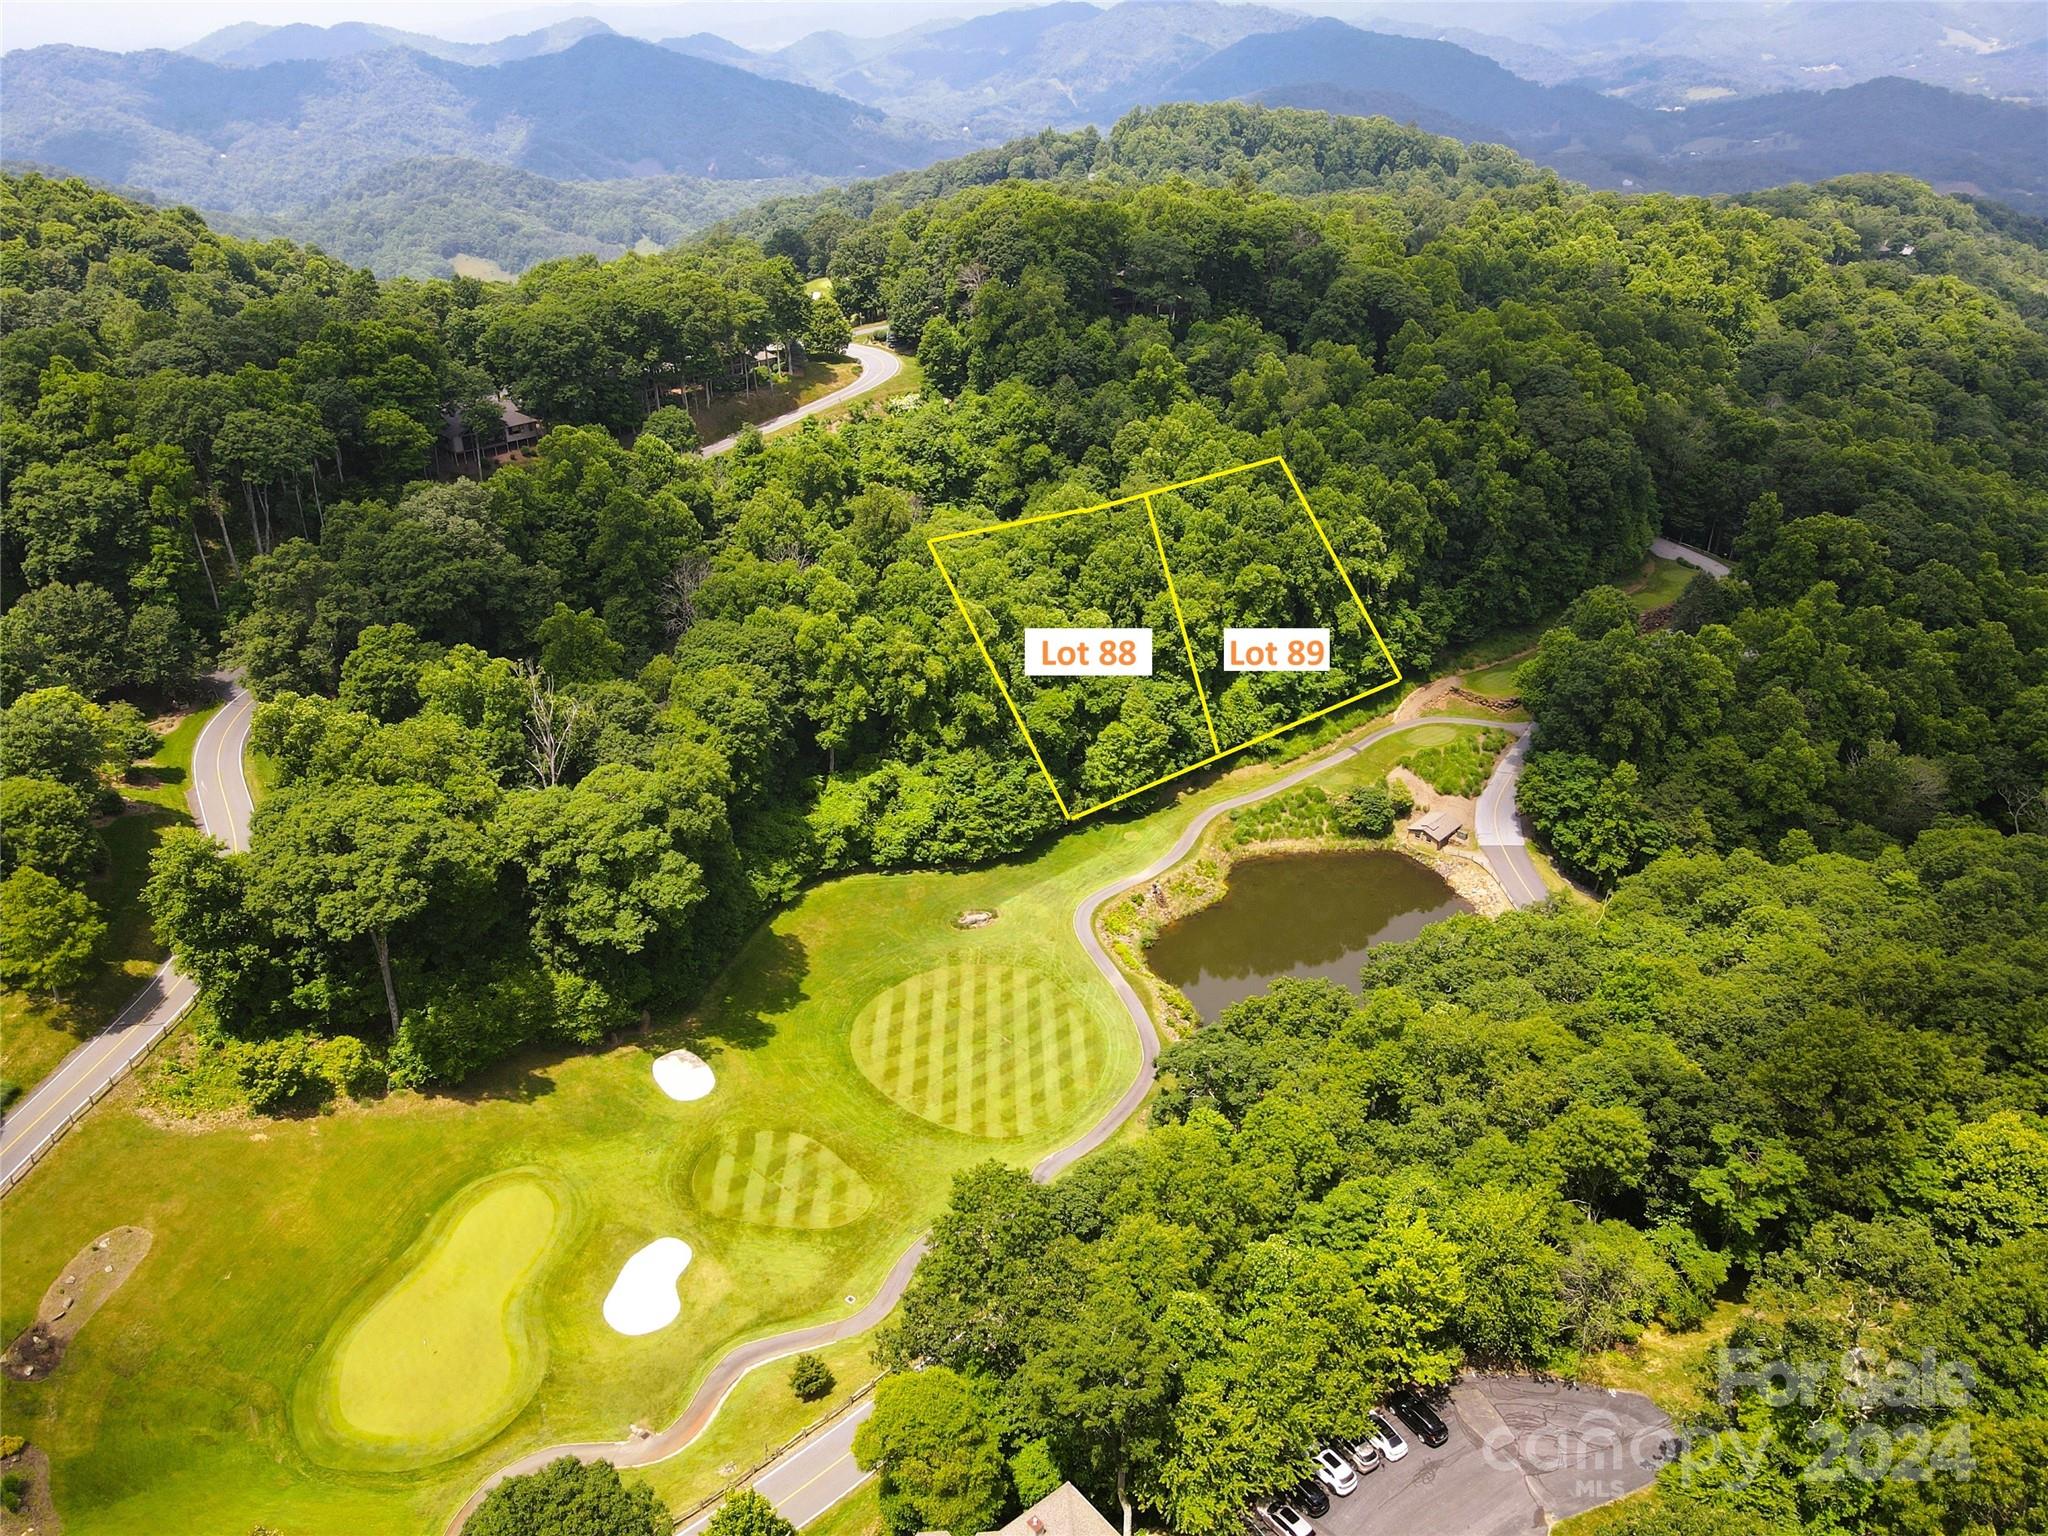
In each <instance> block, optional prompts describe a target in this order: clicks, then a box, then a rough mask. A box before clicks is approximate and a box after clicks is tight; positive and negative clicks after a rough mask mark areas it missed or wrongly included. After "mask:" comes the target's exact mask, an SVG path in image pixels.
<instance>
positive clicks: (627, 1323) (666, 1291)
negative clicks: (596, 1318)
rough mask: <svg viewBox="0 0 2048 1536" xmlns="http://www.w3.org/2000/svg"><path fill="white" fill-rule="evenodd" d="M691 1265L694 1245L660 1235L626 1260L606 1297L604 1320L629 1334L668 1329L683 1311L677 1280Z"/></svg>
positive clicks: (618, 1330) (617, 1329)
mask: <svg viewBox="0 0 2048 1536" xmlns="http://www.w3.org/2000/svg"><path fill="white" fill-rule="evenodd" d="M689 1267H690V1245H689V1244H688V1243H686V1242H684V1241H683V1240H682V1239H681V1238H680V1237H657V1238H656V1239H655V1240H654V1241H653V1242H651V1243H649V1244H648V1245H647V1246H646V1247H645V1248H642V1249H641V1250H640V1251H639V1252H638V1253H636V1254H634V1255H633V1257H631V1258H630V1259H628V1260H626V1264H625V1267H624V1268H623V1269H621V1270H620V1271H619V1278H618V1279H616V1280H614V1281H613V1282H612V1288H611V1292H610V1294H608V1295H607V1296H606V1297H605V1299H604V1320H605V1321H606V1322H608V1323H610V1324H611V1325H612V1328H613V1330H614V1331H616V1332H618V1333H624V1334H629V1335H635V1334H642V1333H653V1332H655V1331H656V1330H657V1329H661V1328H666V1327H667V1326H668V1325H669V1324H670V1323H672V1322H674V1321H675V1320H676V1314H677V1313H678V1312H681V1311H682V1310H683V1303H682V1298H680V1297H679V1296H677V1295H676V1281H677V1280H679V1279H680V1278H682V1273H683V1271H684V1270H686V1269H688V1268H689Z"/></svg>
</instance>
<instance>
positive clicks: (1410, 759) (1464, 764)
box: [1401, 726, 1514, 799]
mask: <svg viewBox="0 0 2048 1536" xmlns="http://www.w3.org/2000/svg"><path fill="white" fill-rule="evenodd" d="M1449 729H1451V727H1448V726H1438V727H1430V726H1424V727H1423V729H1422V730H1421V731H1416V732H1414V733H1412V735H1411V738H1410V742H1409V745H1410V750H1409V751H1406V752H1404V753H1402V754H1401V766H1402V767H1403V768H1406V769H1407V770H1408V771H1409V772H1411V773H1413V774H1415V775H1416V776H1418V777H1419V778H1421V779H1422V781H1423V782H1424V783H1426V784H1428V785H1429V787H1430V788H1431V789H1433V790H1435V791H1436V792H1437V793H1438V794H1440V795H1458V796H1461V797H1462V798H1465V799H1470V798H1471V797H1472V796H1474V795H1476V794H1478V793H1479V791H1480V790H1482V789H1484V788H1485V787H1486V776H1487V775H1488V774H1489V773H1491V772H1493V764H1494V759H1496V758H1497V757H1499V756H1500V755H1501V752H1502V751H1503V750H1504V749H1505V748H1506V747H1507V744H1508V743H1509V742H1510V741H1513V740H1514V737H1512V736H1510V735H1509V734H1508V733H1507V732H1506V731H1502V730H1495V729H1494V728H1493V727H1491V726H1489V727H1487V728H1486V729H1484V730H1476V731H1475V730H1470V729H1467V730H1465V731H1463V732H1461V733H1459V734H1458V735H1457V736H1456V737H1455V738H1453V739H1451V740H1448V741H1443V742H1436V741H1423V740H1421V739H1420V738H1421V737H1422V735H1423V732H1424V731H1428V730H1449Z"/></svg>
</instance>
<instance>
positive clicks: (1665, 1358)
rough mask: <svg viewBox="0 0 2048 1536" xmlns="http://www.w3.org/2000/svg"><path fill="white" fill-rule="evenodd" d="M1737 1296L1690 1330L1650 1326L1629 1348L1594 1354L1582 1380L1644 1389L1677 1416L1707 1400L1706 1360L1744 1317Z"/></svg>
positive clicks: (1624, 1389) (1702, 1404)
mask: <svg viewBox="0 0 2048 1536" xmlns="http://www.w3.org/2000/svg"><path fill="white" fill-rule="evenodd" d="M1742 1315H1743V1308H1742V1306H1741V1305H1740V1304H1739V1303H1737V1302H1732V1301H1724V1302H1721V1303H1720V1304H1719V1305H1717V1306H1716V1307H1715V1308H1714V1310H1713V1312H1712V1313H1710V1314H1709V1315H1708V1317H1707V1320H1706V1322H1705V1323H1703V1324H1702V1325H1701V1326H1700V1327H1698V1328H1695V1329H1693V1330H1692V1331H1691V1332H1690V1333H1670V1332H1667V1331H1666V1330H1664V1329H1662V1328H1648V1329H1645V1330H1644V1332H1643V1336H1642V1337H1641V1338H1640V1339H1638V1340H1637V1341H1636V1342H1635V1343H1634V1344H1633V1345H1631V1346H1630V1347H1628V1348H1626V1349H1613V1350H1608V1351H1607V1352H1606V1353H1604V1354H1599V1355H1594V1356H1592V1357H1591V1358H1590V1359H1588V1360H1587V1361H1586V1362H1585V1363H1584V1365H1582V1366H1581V1367H1580V1369H1579V1375H1580V1378H1581V1379H1582V1380H1585V1381H1589V1382H1591V1383H1593V1384H1594V1385H1595V1386H1601V1387H1618V1388H1620V1389H1621V1390H1622V1391H1625V1392H1640V1393H1642V1394H1643V1396H1645V1397H1647V1398H1648V1399H1649V1400H1650V1401H1651V1402H1653V1403H1655V1404H1656V1405H1657V1406H1658V1407H1659V1408H1662V1409H1663V1410H1664V1411H1665V1412H1666V1413H1668V1414H1670V1415H1671V1416H1672V1417H1673V1418H1674V1419H1676V1418H1682V1417H1684V1416H1685V1415H1686V1414H1689V1413H1693V1412H1696V1411H1698V1410H1699V1409H1701V1408H1704V1407H1705V1406H1706V1404H1707V1398H1706V1382H1707V1363H1708V1361H1709V1360H1710V1359H1711V1358H1712V1357H1713V1354H1714V1351H1715V1350H1717V1349H1719V1348H1721V1347H1722V1346H1723V1345H1724V1344H1726V1343H1727V1342H1728V1336H1729V1335H1730V1334H1732V1333H1733V1332H1734V1331H1735V1325H1736V1324H1737V1323H1738V1322H1740V1321H1741V1320H1742Z"/></svg>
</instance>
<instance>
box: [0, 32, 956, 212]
mask: <svg viewBox="0 0 2048 1536" xmlns="http://www.w3.org/2000/svg"><path fill="white" fill-rule="evenodd" d="M259 41H260V40H259ZM0 92H4V94H5V97H6V101H7V112H6V115H5V118H4V120H0V152H4V153H5V154H6V155H7V156H8V157H9V158H12V159H18V160H30V161H37V162H41V163H46V164H50V165H55V166H61V167H64V168H65V169H68V170H73V171H78V172H82V173H84V174H86V175H89V176H93V177H97V178H99V179H101V180H104V181H110V182H119V183H127V184H132V185H136V186H143V187H147V188H149V189H151V190H152V191H153V192H155V193H157V194H158V195H159V196H163V197H168V198H174V199H182V200H185V201H189V202H195V203H201V204H204V205H207V206H211V207H215V208H224V209H228V210H231V211H243V212H258V213H260V212H267V211H273V210H276V209H279V208H283V207H287V206H294V205H298V204H302V203H304V202H306V201H308V200H309V199H313V198H317V197H320V196H324V195H326V194H329V193H332V192H335V191H338V190H339V189H340V188H341V187H343V186H344V185H346V184H347V183H348V182H349V181H351V180H353V179H354V178H356V177H358V176H360V175H363V174H364V173H366V172H368V171H371V170H374V169H376V168H377V167H379V166H382V165H386V164H389V163H390V162H391V161H393V160H400V159H407V158H414V157H419V156H462V157H466V158H469V159H475V160H482V161H485V162H488V163H491V164H496V165H506V166H513V167H517V168H520V169H523V170H530V171H536V172H539V173H541V174H543V175H547V176H552V177H557V178H565V179H570V180H592V179H607V178H618V177H635V176H658V175H677V174H681V175H692V176H701V177H712V178H719V179H734V178H739V179H751V178H759V177H764V176H791V175H815V176H858V175H871V174H874V175H878V174H882V173H885V172H887V171H891V170H899V169H903V168H906V167H909V166H914V165H922V164H926V163H928V162H929V161H931V160H932V159H934V158H936V157H937V156H938V155H940V154H942V153H944V152H945V150H946V149H947V148H948V147H949V146H947V145H946V144H945V143H944V142H943V141H941V140H940V139H939V138H937V137H936V136H935V135H933V134H932V133H931V132H930V131H928V130H926V129H924V128H922V127H921V126H919V125H916V124H911V123H904V122H900V121H896V120H893V119H891V118H890V117H888V115H887V114H884V113H881V112H878V111H876V110H874V109H872V108H869V107H864V106H861V105H859V104H857V103H855V102H852V101H849V100H847V99H846V98H844V97H840V96H834V95H831V94H829V93H827V92H824V91H820V90H816V89H814V88H812V87H809V86H803V85H795V84H790V83H787V82H782V81H775V80H766V79H763V78H761V77H760V76H758V75H755V74H752V73H749V72H748V71H746V70H741V69H735V68H733V67H731V66H730V65H726V64H720V63H716V62H714V61H711V60H707V59H703V58H697V57H692V56H690V55H688V54H683V53H678V52H675V51H673V50H670V49H666V48H661V47H658V46H657V45H655V44H653V43H648V42H642V41H639V40H637V39H632V38H625V37H620V36H617V35H615V34H610V33H603V34H597V35H592V36H587V37H584V38H582V39H581V40H579V41H577V42H576V43H574V44H572V45H571V46H569V47H567V48H564V49H560V50H556V51H550V52H542V53H536V54H533V55H532V56H530V57H526V58H519V59H513V60H509V61H507V62H505V63H502V64H495V65H473V64H464V63H460V62H457V61H454V60H449V59H444V58H440V57H437V56H434V55H431V54H426V53H422V52H420V51H418V50H416V49H412V48H409V47H403V46H392V47H386V48H383V49H380V50H377V51H374V52H367V53H356V54H349V55H345V56H343V57H340V58H335V59H324V60H286V61H280V62H276V63H269V64H260V65H254V66H247V67H241V66H234V65H224V64H217V63H213V62H210V61H208V60H204V59H198V58H194V57H191V56H189V55H187V54H178V53H167V52H162V51H152V52H147V53H136V54H115V53H103V52H99V51H97V50H92V49H83V48H68V47H52V48H36V49H31V50H27V51H24V52H15V53H9V54H7V55H6V56H5V57H4V58H0Z"/></svg>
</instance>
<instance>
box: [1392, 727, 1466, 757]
mask: <svg viewBox="0 0 2048 1536" xmlns="http://www.w3.org/2000/svg"><path fill="white" fill-rule="evenodd" d="M1457 739H1458V727H1457V726H1455V725H1418V726H1416V727H1415V728H1414V729H1413V730H1411V731H1406V732H1403V733H1402V736H1401V738H1400V740H1401V747H1402V750H1404V751H1411V750H1413V749H1414V748H1416V747H1440V746H1442V745H1443V744H1444V743H1445V742H1447V741H1456V740H1457Z"/></svg>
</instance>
